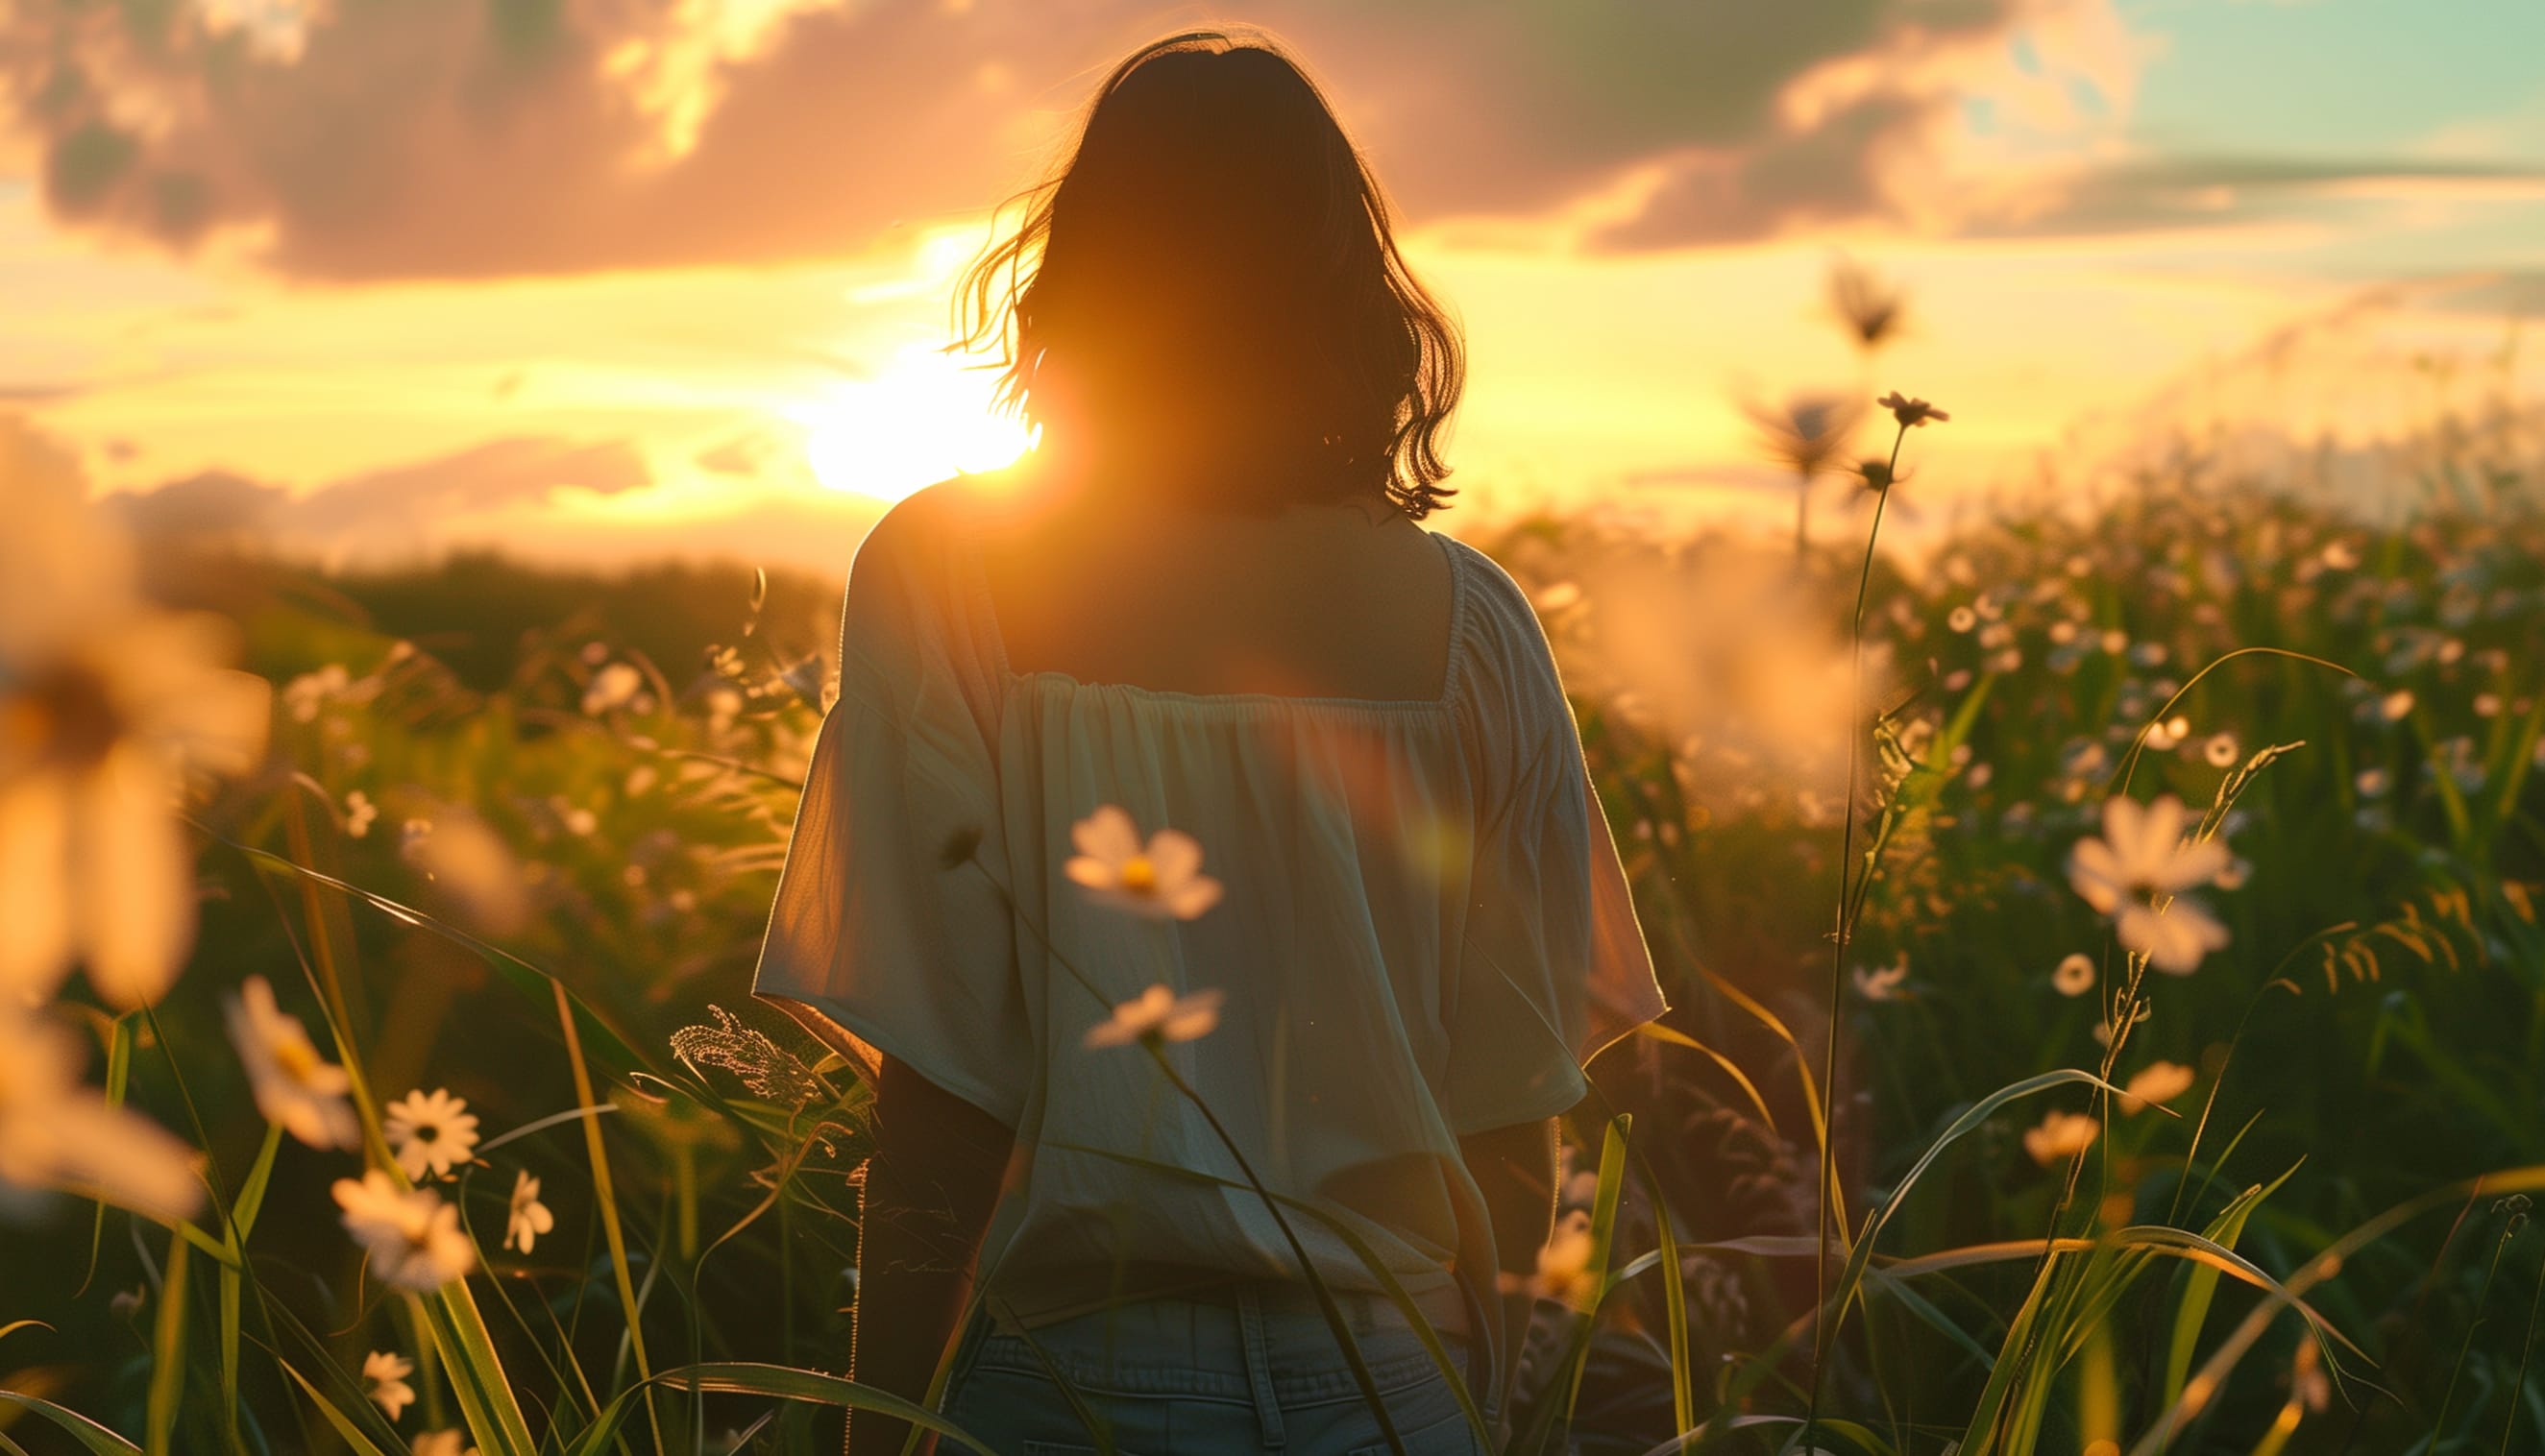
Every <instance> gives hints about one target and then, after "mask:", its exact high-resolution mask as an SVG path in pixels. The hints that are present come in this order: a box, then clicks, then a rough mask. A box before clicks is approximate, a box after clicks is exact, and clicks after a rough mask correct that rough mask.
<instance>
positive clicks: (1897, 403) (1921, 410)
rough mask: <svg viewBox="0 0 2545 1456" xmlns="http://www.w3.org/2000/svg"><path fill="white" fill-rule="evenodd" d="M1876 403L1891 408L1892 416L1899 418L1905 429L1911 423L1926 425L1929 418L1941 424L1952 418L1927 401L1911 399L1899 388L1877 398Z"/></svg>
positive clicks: (1887, 408)
mask: <svg viewBox="0 0 2545 1456" xmlns="http://www.w3.org/2000/svg"><path fill="white" fill-rule="evenodd" d="M1874 403H1875V404H1878V405H1880V406H1882V407H1883V408H1884V409H1886V410H1889V411H1890V412H1891V418H1893V419H1895V420H1898V421H1899V422H1900V424H1901V427H1902V428H1903V429H1906V428H1908V427H1909V426H1911V425H1924V424H1926V423H1927V422H1928V421H1929V420H1932V421H1934V422H1935V423H1936V424H1938V425H1940V424H1943V423H1944V422H1945V421H1947V420H1950V419H1951V418H1952V416H1950V415H1948V414H1945V413H1944V412H1943V411H1942V410H1939V409H1937V408H1935V407H1934V406H1933V405H1931V404H1929V403H1928V402H1927V401H1925V400H1923V399H1911V398H1909V397H1908V396H1907V395H1904V394H1902V393H1901V392H1900V391H1899V390H1897V389H1894V390H1892V391H1891V392H1890V393H1889V394H1886V395H1884V396H1882V397H1881V398H1880V399H1877V400H1875V401H1874Z"/></svg>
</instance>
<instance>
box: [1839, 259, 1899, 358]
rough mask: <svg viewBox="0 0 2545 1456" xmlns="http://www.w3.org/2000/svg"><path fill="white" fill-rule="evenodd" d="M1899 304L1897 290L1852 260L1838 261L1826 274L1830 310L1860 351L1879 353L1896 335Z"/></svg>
mask: <svg viewBox="0 0 2545 1456" xmlns="http://www.w3.org/2000/svg"><path fill="white" fill-rule="evenodd" d="M1901 302H1902V299H1901V294H1900V290H1899V289H1897V288H1895V287H1892V286H1891V285H1890V284H1888V283H1884V282H1883V281H1882V280H1881V279H1879V278H1877V277H1875V276H1874V274H1873V271H1872V270H1871V269H1869V268H1866V267H1865V266H1864V265H1862V264H1860V263H1857V262H1855V261H1854V260H1853V259H1842V260H1840V262H1839V263H1838V265H1837V266H1836V267H1834V268H1832V269H1831V270H1830V307H1831V308H1832V309H1833V310H1834V311H1835V312H1836V313H1837V314H1838V318H1839V322H1840V323H1841V324H1843V325H1845V326H1846V327H1847V332H1848V333H1849V334H1850V335H1852V336H1853V337H1854V340H1855V343H1856V347H1858V348H1860V349H1863V350H1866V351H1867V352H1870V351H1872V350H1875V349H1879V348H1881V347H1882V344H1883V342H1884V341H1885V340H1887V339H1889V338H1890V337H1891V336H1892V335H1893V334H1894V333H1896V332H1898V330H1899V328H1900V319H1901V314H1902V309H1901Z"/></svg>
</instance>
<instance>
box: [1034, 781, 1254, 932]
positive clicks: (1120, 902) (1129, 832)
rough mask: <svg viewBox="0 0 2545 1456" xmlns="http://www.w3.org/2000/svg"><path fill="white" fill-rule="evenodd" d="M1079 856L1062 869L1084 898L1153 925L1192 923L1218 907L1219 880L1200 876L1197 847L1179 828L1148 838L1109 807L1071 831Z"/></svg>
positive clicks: (1129, 820) (1127, 819) (1124, 815)
mask: <svg viewBox="0 0 2545 1456" xmlns="http://www.w3.org/2000/svg"><path fill="white" fill-rule="evenodd" d="M1069 838H1070V842H1071V843H1072V844H1075V845H1076V846H1077V847H1078V853H1077V854H1076V855H1075V856H1073V857H1072V858H1071V859H1070V861H1069V863H1068V864H1067V865H1066V866H1065V868H1066V870H1067V872H1068V874H1069V877H1070V879H1071V880H1072V881H1074V882H1076V883H1077V884H1078V885H1079V886H1081V887H1082V888H1084V889H1085V890H1086V891H1087V894H1088V898H1090V899H1092V900H1097V901H1100V902H1102V903H1104V904H1107V905H1111V906H1114V907H1116V908H1118V909H1122V910H1128V911H1131V912H1132V913H1134V914H1137V915H1144V916H1147V917H1149V918H1150V919H1152V920H1167V919H1175V920H1191V919H1192V918H1193V917H1195V916H1197V915H1200V914H1201V913H1202V912H1203V911H1205V910H1208V909H1210V908H1211V907H1212V906H1213V905H1216V904H1218V903H1219V892H1220V886H1219V881H1217V880H1215V879H1212V878H1211V877H1210V876H1209V875H1206V874H1203V873H1202V872H1201V846H1200V845H1199V844H1197V843H1195V842H1194V840H1193V837H1192V836H1191V835H1189V834H1186V833H1185V832H1184V831H1183V830H1180V829H1162V830H1159V831H1158V832H1157V833H1156V834H1153V835H1151V836H1149V843H1148V845H1147V847H1146V848H1145V849H1144V848H1143V847H1142V846H1141V844H1140V832H1139V830H1138V829H1137V828H1135V827H1134V826H1133V825H1132V823H1131V816H1130V815H1129V814H1128V813H1126V812H1124V811H1123V810H1122V809H1121V808H1120V807H1119V806H1117V805H1113V804H1107V805H1105V806H1103V807H1102V808H1099V809H1098V810H1097V811H1096V812H1095V813H1093V814H1091V815H1089V816H1088V817H1086V818H1085V819H1082V820H1080V821H1078V823H1077V824H1076V825H1074V826H1072V827H1071V829H1070V832H1069Z"/></svg>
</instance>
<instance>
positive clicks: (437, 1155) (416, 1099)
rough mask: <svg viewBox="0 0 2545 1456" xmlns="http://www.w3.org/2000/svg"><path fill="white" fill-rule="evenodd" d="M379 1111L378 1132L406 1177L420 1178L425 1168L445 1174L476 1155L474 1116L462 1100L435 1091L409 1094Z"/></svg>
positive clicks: (437, 1173) (439, 1089)
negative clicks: (387, 1144)
mask: <svg viewBox="0 0 2545 1456" xmlns="http://www.w3.org/2000/svg"><path fill="white" fill-rule="evenodd" d="M380 1111H381V1120H380V1131H381V1133H382V1134H384V1135H385V1136H386V1137H387V1138H388V1140H389V1151H391V1152H393V1153H395V1154H396V1155H397V1161H398V1167H400V1168H403V1169H405V1170H406V1175H407V1176H408V1177H411V1178H421V1177H423V1176H424V1174H425V1171H426V1170H427V1169H430V1170H432V1171H433V1173H435V1174H436V1175H437V1176H440V1175H444V1174H448V1173H450V1172H451V1169H452V1165H453V1164H458V1163H466V1162H467V1161H468V1160H469V1159H471V1158H473V1157H475V1156H476V1154H475V1153H474V1152H472V1151H471V1150H472V1149H474V1148H475V1147H476V1146H477V1114H476V1113H474V1112H471V1111H469V1110H468V1100H467V1098H465V1097H454V1096H452V1094H451V1093H450V1092H445V1091H444V1090H442V1089H441V1088H435V1089H434V1090H433V1091H432V1092H420V1091H419V1092H408V1093H407V1094H406V1095H405V1096H403V1097H400V1098H398V1099H397V1100H396V1101H394V1102H391V1103H389V1104H388V1105H387V1106H386V1107H383V1108H381V1109H380Z"/></svg>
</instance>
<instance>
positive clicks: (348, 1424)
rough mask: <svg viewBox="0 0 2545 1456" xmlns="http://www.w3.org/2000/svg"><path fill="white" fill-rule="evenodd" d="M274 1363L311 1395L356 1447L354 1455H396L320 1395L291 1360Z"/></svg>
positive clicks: (321, 1414) (320, 1413) (341, 1433)
mask: <svg viewBox="0 0 2545 1456" xmlns="http://www.w3.org/2000/svg"><path fill="white" fill-rule="evenodd" d="M274 1363H276V1364H277V1365H280V1366H282V1367H283V1373H284V1374H286V1375H288V1376H290V1377H291V1379H292V1382H293V1383H294V1384H296V1385H298V1386H299V1387H300V1389H301V1391H302V1392H303V1393H305V1394H306V1395H307V1396H308V1397H309V1404H311V1405H313V1406H315V1407H317V1408H318V1414H319V1415H320V1416H325V1417H326V1419H327V1423H328V1424H329V1425H332V1426H334V1427H335V1428H336V1434H338V1435H340V1436H342V1437H344V1439H345V1444H346V1445H348V1446H351V1447H352V1448H353V1449H354V1456H395V1453H392V1452H390V1451H388V1450H385V1449H383V1448H382V1447H381V1445H380V1443H379V1442H377V1441H374V1440H372V1439H371V1438H370V1437H369V1436H368V1435H366V1434H364V1432H363V1428H362V1427H361V1426H359V1425H357V1424H355V1423H354V1421H353V1419H352V1418H351V1417H349V1416H346V1415H345V1413H344V1412H343V1411H342V1410H340V1409H339V1408H338V1407H337V1405H336V1403H335V1402H333V1401H331V1400H329V1399H327V1398H326V1397H325V1396H323V1395H320V1394H319V1393H318V1387H316V1386H314V1385H311V1384H310V1383H309V1379H308V1377H307V1376H304V1375H302V1374H301V1373H300V1372H299V1371H298V1370H295V1369H293V1368H292V1367H291V1362H290V1361H289V1360H286V1359H281V1358H278V1359H276V1360H275V1362H274Z"/></svg>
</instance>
